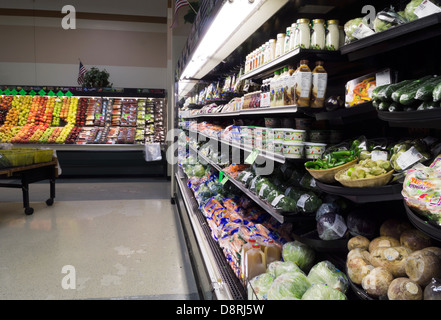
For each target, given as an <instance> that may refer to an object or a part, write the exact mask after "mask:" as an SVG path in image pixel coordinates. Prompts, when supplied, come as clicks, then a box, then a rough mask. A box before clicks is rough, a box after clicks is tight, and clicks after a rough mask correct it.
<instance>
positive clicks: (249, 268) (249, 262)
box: [244, 244, 266, 283]
mask: <svg viewBox="0 0 441 320" xmlns="http://www.w3.org/2000/svg"><path fill="white" fill-rule="evenodd" d="M265 272H266V261H265V253H263V252H262V250H261V249H260V246H259V245H258V244H253V247H252V249H250V250H248V251H247V252H246V253H245V277H244V280H245V283H247V282H248V281H250V280H251V279H253V278H254V277H255V276H258V275H259V274H262V273H265Z"/></svg>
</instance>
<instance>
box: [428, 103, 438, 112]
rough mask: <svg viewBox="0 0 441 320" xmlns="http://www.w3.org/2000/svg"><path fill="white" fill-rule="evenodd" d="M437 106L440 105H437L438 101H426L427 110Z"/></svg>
mask: <svg viewBox="0 0 441 320" xmlns="http://www.w3.org/2000/svg"><path fill="white" fill-rule="evenodd" d="M439 107H440V105H439V103H438V102H435V101H429V102H428V103H427V110H429V109H438V108H439Z"/></svg>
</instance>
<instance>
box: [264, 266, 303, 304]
mask: <svg viewBox="0 0 441 320" xmlns="http://www.w3.org/2000/svg"><path fill="white" fill-rule="evenodd" d="M310 286H311V284H310V283H309V281H308V278H307V277H306V276H305V275H304V274H303V273H301V272H286V273H284V274H282V275H281V276H279V277H277V278H276V279H275V280H274V282H273V284H272V285H271V288H270V289H269V290H268V293H267V296H266V298H267V299H268V300H300V299H301V298H302V296H303V294H304V293H305V292H306V290H308V288H309V287H310Z"/></svg>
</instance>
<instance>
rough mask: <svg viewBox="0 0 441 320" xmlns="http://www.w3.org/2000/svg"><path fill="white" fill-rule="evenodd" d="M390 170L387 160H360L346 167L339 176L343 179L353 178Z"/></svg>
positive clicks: (363, 177)
mask: <svg viewBox="0 0 441 320" xmlns="http://www.w3.org/2000/svg"><path fill="white" fill-rule="evenodd" d="M391 170H392V166H391V164H390V161H389V160H376V161H374V160H370V159H366V160H361V161H360V162H359V163H358V164H356V165H354V166H353V167H351V168H349V169H347V170H346V171H345V172H344V173H343V174H341V175H340V176H339V177H340V178H341V179H343V180H355V179H365V178H372V177H377V176H380V175H382V174H385V173H387V172H389V171H391Z"/></svg>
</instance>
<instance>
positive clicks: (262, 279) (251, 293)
mask: <svg viewBox="0 0 441 320" xmlns="http://www.w3.org/2000/svg"><path fill="white" fill-rule="evenodd" d="M273 282H274V277H273V276H272V275H271V274H269V273H262V274H260V275H258V276H257V277H254V278H253V279H251V281H249V282H248V285H247V292H248V300H263V299H264V296H265V295H266V294H267V292H268V290H269V289H270V288H271V285H272V284H273Z"/></svg>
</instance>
